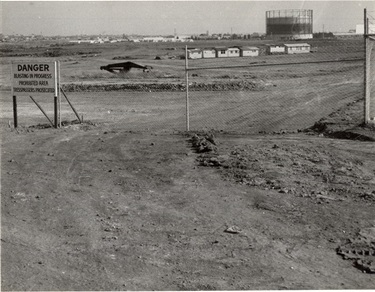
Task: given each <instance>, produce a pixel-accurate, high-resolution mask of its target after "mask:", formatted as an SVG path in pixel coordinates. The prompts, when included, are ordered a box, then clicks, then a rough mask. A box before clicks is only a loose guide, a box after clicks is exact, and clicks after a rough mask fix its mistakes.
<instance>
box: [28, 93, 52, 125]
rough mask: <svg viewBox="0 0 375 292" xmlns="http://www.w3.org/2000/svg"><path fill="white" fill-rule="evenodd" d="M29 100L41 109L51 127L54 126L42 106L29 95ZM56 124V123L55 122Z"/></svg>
mask: <svg viewBox="0 0 375 292" xmlns="http://www.w3.org/2000/svg"><path fill="white" fill-rule="evenodd" d="M30 98H31V100H32V101H33V102H34V103H35V104H36V106H37V107H38V108H39V109H40V110H41V111H42V113H43V114H44V115H45V116H46V118H47V120H48V121H49V122H50V124H51V125H52V127H53V126H54V125H53V123H52V121H51V120H50V118H49V117H48V116H47V114H46V112H45V111H44V110H43V109H42V107H41V106H40V105H39V103H37V102H36V100H35V99H34V98H33V97H32V96H31V95H30ZM55 125H56V124H55Z"/></svg>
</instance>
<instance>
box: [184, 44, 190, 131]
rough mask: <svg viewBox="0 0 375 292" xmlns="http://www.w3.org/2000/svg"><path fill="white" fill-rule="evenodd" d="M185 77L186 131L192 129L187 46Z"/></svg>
mask: <svg viewBox="0 0 375 292" xmlns="http://www.w3.org/2000/svg"><path fill="white" fill-rule="evenodd" d="M185 78H186V131H189V130H190V121H189V72H188V53H187V46H185Z"/></svg>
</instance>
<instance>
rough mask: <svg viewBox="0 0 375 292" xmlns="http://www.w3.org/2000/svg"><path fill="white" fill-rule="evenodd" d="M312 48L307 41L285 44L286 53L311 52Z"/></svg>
mask: <svg viewBox="0 0 375 292" xmlns="http://www.w3.org/2000/svg"><path fill="white" fill-rule="evenodd" d="M310 49H311V46H310V45H309V44H307V43H303V44H300V43H298V44H285V53H287V54H301V53H310Z"/></svg>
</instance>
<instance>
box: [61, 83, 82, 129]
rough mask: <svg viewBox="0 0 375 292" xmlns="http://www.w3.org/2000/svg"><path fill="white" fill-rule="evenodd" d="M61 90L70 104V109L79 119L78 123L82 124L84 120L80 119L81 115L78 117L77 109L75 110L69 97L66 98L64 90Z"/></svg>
mask: <svg viewBox="0 0 375 292" xmlns="http://www.w3.org/2000/svg"><path fill="white" fill-rule="evenodd" d="M60 90H61V92H62V94H63V95H64V96H65V99H66V101H67V102H68V103H69V105H70V107H71V108H72V110H73V111H74V113H75V115H76V117H77V118H78V121H79V122H80V123H81V124H82V120H81V119H80V117H79V115H78V113H77V111H76V109H75V108H74V106H73V105H72V104H71V103H70V100H69V99H68V97H67V96H66V94H65V92H64V90H63V89H62V88H60Z"/></svg>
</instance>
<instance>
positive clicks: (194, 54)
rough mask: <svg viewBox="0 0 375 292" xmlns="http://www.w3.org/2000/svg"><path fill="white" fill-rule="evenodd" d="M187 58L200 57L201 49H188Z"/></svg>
mask: <svg viewBox="0 0 375 292" xmlns="http://www.w3.org/2000/svg"><path fill="white" fill-rule="evenodd" d="M187 54H188V59H201V58H202V50H201V49H189V50H188V51H187Z"/></svg>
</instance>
